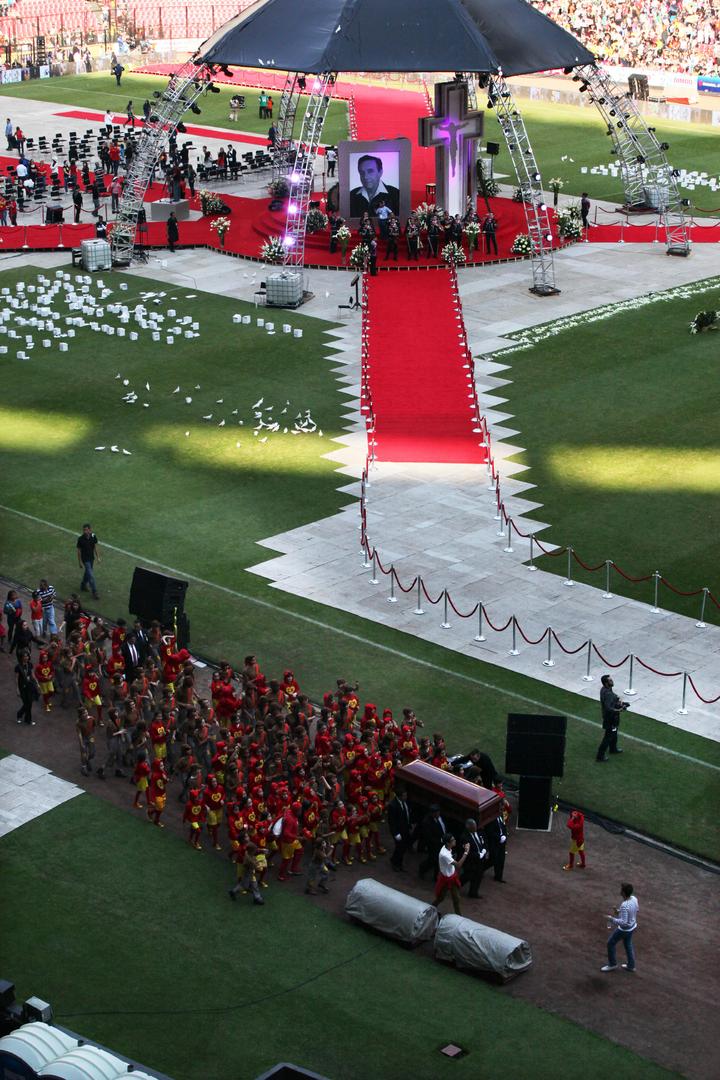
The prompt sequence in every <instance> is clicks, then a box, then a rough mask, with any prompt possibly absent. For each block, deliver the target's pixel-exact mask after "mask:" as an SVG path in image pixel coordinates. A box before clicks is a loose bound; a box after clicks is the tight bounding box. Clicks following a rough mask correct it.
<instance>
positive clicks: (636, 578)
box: [603, 562, 653, 584]
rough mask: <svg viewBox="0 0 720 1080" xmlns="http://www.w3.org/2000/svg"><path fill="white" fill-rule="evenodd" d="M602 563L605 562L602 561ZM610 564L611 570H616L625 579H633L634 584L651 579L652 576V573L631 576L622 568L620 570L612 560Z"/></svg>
mask: <svg viewBox="0 0 720 1080" xmlns="http://www.w3.org/2000/svg"><path fill="white" fill-rule="evenodd" d="M603 565H605V564H604V563H603ZM611 565H612V568H613V570H617V572H618V574H620V576H621V577H624V578H625V580H626V581H633V582H635V584H637V582H638V581H651V580H652V578H653V575H652V574H645V576H644V577H631V576H630V574H626V573H625V571H624V570H621V568H620V567H619V566H618V564H617V563H615V562H614V563H612V564H611Z"/></svg>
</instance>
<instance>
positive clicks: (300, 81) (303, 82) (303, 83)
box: [297, 75, 307, 90]
mask: <svg viewBox="0 0 720 1080" xmlns="http://www.w3.org/2000/svg"><path fill="white" fill-rule="evenodd" d="M297 84H298V86H299V87H300V89H301V90H304V89H305V87H306V85H307V79H306V77H305V76H304V75H298V77H297Z"/></svg>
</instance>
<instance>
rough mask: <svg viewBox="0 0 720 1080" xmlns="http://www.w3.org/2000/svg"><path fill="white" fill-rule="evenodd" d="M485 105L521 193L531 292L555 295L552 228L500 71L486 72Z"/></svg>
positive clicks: (517, 114)
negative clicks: (497, 127)
mask: <svg viewBox="0 0 720 1080" xmlns="http://www.w3.org/2000/svg"><path fill="white" fill-rule="evenodd" d="M487 89H488V107H490V108H492V107H494V108H495V111H496V112H497V116H498V120H499V122H500V128H501V130H502V133H503V135H504V136H505V142H506V144H507V148H508V153H509V154H510V160H511V161H512V163H513V168H514V169H515V175H516V176H517V182H518V186H519V188H520V191H521V193H522V198H523V206H524V207H525V218H526V220H527V228H528V233H529V235H530V242H531V245H532V248H531V263H532V276H533V283H532V287H531V289H530V291H531V292H534V293H536V295H538V296H555V295H557V293H558V292H559V291H560V290H559V289H558V288H556V286H555V267H554V263H553V251H552V229H551V228H550V218H549V215H548V208H547V206H546V204H545V197H544V195H543V189H542V178H541V176H540V170H539V169H538V166H537V162H536V160H535V154H534V151H533V148H532V146H531V145H530V140H529V138H528V134H527V131H526V130H525V123H524V121H523V118H522V116H521V115H520V111H519V110H518V108H517V105H516V104H515V102H514V100H513V96H512V94H511V92H510V89H509V88H508V85H507V83H506V82H505V79H504V78H503V76H502V75H501V74H498V75H490V76H488V84H487Z"/></svg>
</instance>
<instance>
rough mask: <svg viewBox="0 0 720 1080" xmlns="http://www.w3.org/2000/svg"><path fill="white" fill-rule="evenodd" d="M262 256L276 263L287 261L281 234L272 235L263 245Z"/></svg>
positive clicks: (267, 260) (265, 260)
mask: <svg viewBox="0 0 720 1080" xmlns="http://www.w3.org/2000/svg"><path fill="white" fill-rule="evenodd" d="M260 258H261V259H262V260H263V261H264V262H266V263H273V264H275V265H278V264H279V263H282V262H285V247H284V245H283V242H282V240H281V239H280V237H279V236H271V237H270V239H269V240H266V241H265V243H264V244H262V245H261V247H260Z"/></svg>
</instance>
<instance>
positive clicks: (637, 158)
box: [635, 154, 645, 165]
mask: <svg viewBox="0 0 720 1080" xmlns="http://www.w3.org/2000/svg"><path fill="white" fill-rule="evenodd" d="M635 160H636V161H637V163H638V165H644V164H645V158H644V157H643V156H642V154H638V156H637V157H636V159H635Z"/></svg>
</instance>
